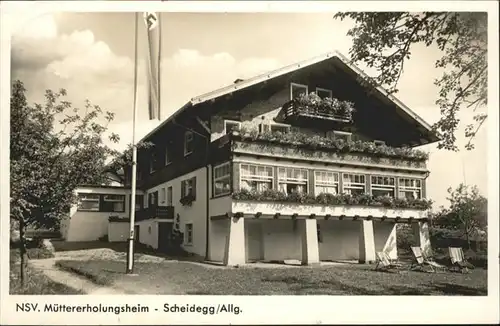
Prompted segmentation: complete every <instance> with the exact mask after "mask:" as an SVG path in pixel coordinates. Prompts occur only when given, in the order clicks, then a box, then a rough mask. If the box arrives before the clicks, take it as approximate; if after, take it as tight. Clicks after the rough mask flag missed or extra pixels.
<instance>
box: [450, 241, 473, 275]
mask: <svg viewBox="0 0 500 326" xmlns="http://www.w3.org/2000/svg"><path fill="white" fill-rule="evenodd" d="M448 251H449V253H450V259H451V265H452V267H453V268H455V269H458V270H459V271H460V272H462V273H468V272H469V269H473V268H474V265H472V264H471V263H469V262H468V261H467V260H466V259H465V256H464V252H463V250H462V248H460V247H458V248H457V247H449V248H448Z"/></svg>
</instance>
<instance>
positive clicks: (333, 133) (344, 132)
mask: <svg viewBox="0 0 500 326" xmlns="http://www.w3.org/2000/svg"><path fill="white" fill-rule="evenodd" d="M337 135H339V136H347V138H348V139H347V142H352V132H348V131H339V130H333V131H332V136H333V140H336V139H337Z"/></svg>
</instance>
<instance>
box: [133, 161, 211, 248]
mask: <svg viewBox="0 0 500 326" xmlns="http://www.w3.org/2000/svg"><path fill="white" fill-rule="evenodd" d="M192 177H196V200H195V201H194V202H193V203H192V205H191V206H183V205H182V204H181V203H180V199H181V181H182V180H186V179H190V178H192ZM170 186H172V190H173V193H172V205H173V206H174V213H175V218H176V217H177V214H179V216H180V219H179V220H180V228H181V231H182V232H184V233H185V226H186V224H187V223H192V224H193V243H192V244H191V245H187V244H184V245H183V248H184V250H186V251H188V252H191V253H194V254H197V255H200V256H205V247H206V243H205V239H206V223H207V222H206V219H207V214H206V211H207V207H206V205H207V200H208V196H207V188H206V168H205V167H203V168H200V169H198V170H196V171H193V172H190V173H188V174H185V175H183V176H181V177H178V178H175V179H172V180H170V181H168V182H165V183H162V184H160V185H157V186H155V187H153V188H151V189H148V190H147V191H146V193H151V192H155V191H158V197H159V205H160V206H165V205H166V203H162V202H161V192H162V191H161V189H162V188H165V190H166V189H167V188H168V187H170ZM144 197H145V202H147V196H144ZM148 223H151V221H141V222H137V223H136V225H140V229H141V230H140V231H139V232H140V238H139V240H140V242H141V243H144V244H148V245H151V246H152V247H153V248H158V226H157V225H156V226H154V227H152V229H154V230H152V231H151V232H152V233H151V234H149V233H144V238H143V237H142V235H143V232H147V230H148V227H143V226H142V225H145V226H149V225H150V224H148ZM142 229H145V231H143V230H142ZM153 238H154V239H153ZM143 239H144V240H143ZM143 241H147V243H146V242H143Z"/></svg>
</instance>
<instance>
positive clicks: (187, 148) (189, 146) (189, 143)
mask: <svg viewBox="0 0 500 326" xmlns="http://www.w3.org/2000/svg"><path fill="white" fill-rule="evenodd" d="M193 150H194V134H193V132H192V131H186V132H185V133H184V156H188V155H189V154H191V153H192V152H193ZM170 163H172V156H171V154H170V150H169V147H168V146H167V147H165V165H169V164H170ZM157 167H158V157H157V154H156V153H155V152H153V153H151V160H150V161H149V173H150V174H151V173H154V172H155V171H156V168H157Z"/></svg>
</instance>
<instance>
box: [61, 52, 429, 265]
mask: <svg viewBox="0 0 500 326" xmlns="http://www.w3.org/2000/svg"><path fill="white" fill-rule="evenodd" d="M365 77H366V76H365V75H364V74H363V72H361V71H360V70H359V69H358V68H356V67H354V66H352V65H351V64H349V63H348V60H347V59H346V58H345V57H343V56H342V55H341V54H339V53H329V54H325V55H322V56H318V57H315V58H312V59H309V60H306V61H302V62H299V63H296V64H293V65H290V66H286V67H284V68H281V69H278V70H275V71H272V72H269V73H266V74H263V75H259V76H257V77H254V78H250V79H246V80H241V79H238V80H237V81H235V82H234V83H233V84H232V85H229V86H227V87H224V88H221V89H218V90H215V91H213V92H210V93H207V94H204V95H202V96H199V97H195V98H193V99H191V101H189V102H188V103H187V104H186V105H184V106H183V107H182V108H180V109H179V110H178V111H176V112H175V113H174V114H173V115H172V116H171V117H170V118H168V119H167V120H165V121H164V122H163V123H161V125H160V126H158V127H157V128H156V129H154V130H153V131H151V132H150V133H149V134H148V135H147V136H145V137H144V138H143V139H142V141H143V142H150V143H152V144H153V146H152V147H151V148H148V149H141V150H139V153H138V170H137V174H138V180H137V187H138V192H137V194H138V195H137V203H136V207H135V209H136V211H137V218H136V223H135V230H136V232H135V234H136V240H137V241H138V242H140V243H143V244H146V245H148V246H151V247H153V248H155V249H158V250H160V251H161V250H167V249H168V246H169V245H170V239H171V234H172V229H173V228H174V227H175V225H176V224H178V226H179V228H180V230H181V231H182V232H183V236H184V243H183V245H182V246H183V248H184V249H185V250H186V251H188V252H191V253H193V254H195V255H198V256H201V257H204V258H205V259H207V260H210V261H218V262H223V263H224V264H226V265H230V266H233V265H240V264H245V263H248V262H254V261H283V260H287V259H296V260H300V261H302V264H315V263H318V262H320V261H329V260H359V261H360V262H372V261H374V260H375V257H376V252H377V251H386V252H387V253H388V254H389V255H390V257H392V258H397V249H396V236H397V235H396V224H397V223H411V224H412V225H413V228H414V230H415V236H416V240H417V242H418V243H420V245H421V247H423V249H424V250H426V249H427V248H429V247H430V243H429V234H428V229H427V223H428V217H427V210H428V209H429V206H430V201H428V200H427V199H426V179H427V177H428V176H429V171H428V170H427V167H426V161H427V159H428V156H427V154H426V153H424V152H421V151H419V150H416V149H414V148H413V147H417V146H420V145H424V144H429V143H432V142H436V141H438V140H439V139H438V137H437V136H436V135H435V134H434V133H433V132H432V130H431V127H430V126H429V125H428V124H427V123H426V122H424V121H423V120H422V119H421V118H420V117H419V116H418V115H417V114H415V113H414V112H412V111H411V110H410V109H409V108H408V107H406V106H405V105H404V104H403V103H401V102H400V101H398V100H397V99H395V98H394V97H392V96H389V95H388V94H386V92H385V91H384V90H382V89H378V88H377V89H375V88H373V87H372V86H368V85H367V84H366V83H362V82H360V80H362V79H363V78H365ZM130 175H131V170H130V168H128V169H125V171H124V178H125V183H124V184H123V185H122V186H121V187H107V188H99V187H82V188H81V189H79V190H78V193H79V196H80V204H79V206H78V207H75V209H74V210H73V211H72V213H71V219H70V220H68V222H69V223H67V224H66V225H65V234H66V239H67V240H69V241H85V240H96V239H97V238H99V237H102V236H106V235H107V237H108V239H109V241H125V240H126V238H127V237H128V228H129V223H128V220H127V219H126V218H127V217H128V216H129V213H130V182H131V177H130ZM110 215H111V217H110ZM124 218H125V219H124Z"/></svg>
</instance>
